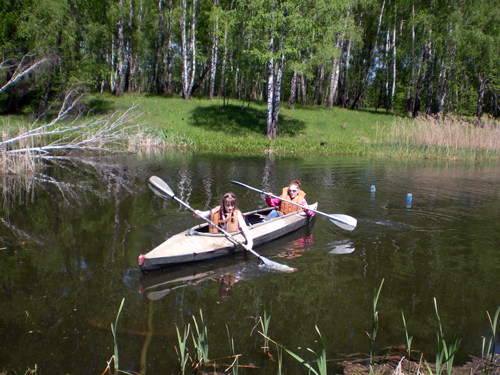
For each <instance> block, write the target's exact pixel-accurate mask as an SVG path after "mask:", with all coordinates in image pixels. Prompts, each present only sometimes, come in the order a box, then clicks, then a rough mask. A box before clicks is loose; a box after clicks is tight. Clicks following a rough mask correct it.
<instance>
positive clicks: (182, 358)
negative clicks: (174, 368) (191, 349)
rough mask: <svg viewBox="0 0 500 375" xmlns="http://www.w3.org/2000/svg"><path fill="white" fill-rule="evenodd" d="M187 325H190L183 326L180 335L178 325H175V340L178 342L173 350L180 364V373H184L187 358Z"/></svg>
mask: <svg viewBox="0 0 500 375" xmlns="http://www.w3.org/2000/svg"><path fill="white" fill-rule="evenodd" d="M189 327H190V326H189V324H188V325H187V326H185V327H184V333H183V334H182V336H181V334H180V332H179V327H177V324H176V325H175V331H176V332H177V341H178V343H179V348H177V347H175V351H176V353H177V357H178V360H179V364H180V366H181V370H182V375H184V374H185V371H186V364H187V361H188V358H189V356H188V349H187V340H188V338H189Z"/></svg>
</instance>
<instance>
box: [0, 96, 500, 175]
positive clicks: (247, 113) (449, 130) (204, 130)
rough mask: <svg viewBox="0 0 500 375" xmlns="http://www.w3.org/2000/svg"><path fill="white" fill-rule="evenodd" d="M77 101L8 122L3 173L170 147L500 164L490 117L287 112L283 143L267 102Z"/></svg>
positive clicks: (498, 139) (499, 133) (495, 125)
mask: <svg viewBox="0 0 500 375" xmlns="http://www.w3.org/2000/svg"><path fill="white" fill-rule="evenodd" d="M66 100H67V98H66ZM76 104H77V101H76V100H75V101H74V102H73V101H72V102H71V104H68V103H66V101H63V102H62V104H61V107H60V108H62V109H59V110H53V112H50V111H49V112H48V113H47V116H45V117H44V118H43V119H35V120H32V121H33V122H32V123H30V122H29V119H30V118H31V117H30V116H3V117H1V118H0V119H1V121H2V125H3V126H2V128H3V132H2V139H1V141H0V147H2V148H3V152H2V163H1V170H2V174H8V175H20V174H22V173H25V172H29V173H34V172H35V170H36V169H37V166H38V165H40V162H41V161H42V160H45V159H53V158H54V156H55V155H58V157H59V159H60V160H62V159H63V158H62V156H65V155H67V153H68V152H73V153H74V152H76V151H86V152H94V153H102V152H106V153H109V152H118V151H131V152H137V151H138V150H144V149H158V150H161V149H165V148H181V149H204V150H207V149H208V150H229V151H244V152H256V153H264V154H272V153H316V154H322V155H329V156H331V155H350V156H363V157H384V158H405V159H432V160H454V161H466V162H471V161H472V162H477V161H498V160H500V130H499V129H500V127H499V125H500V122H499V121H498V120H495V119H494V118H491V117H488V116H485V117H484V118H483V119H482V120H481V126H477V120H476V119H474V118H470V117H469V118H467V117H451V116H445V117H443V118H438V119H436V118H434V117H432V116H429V117H423V116H420V117H419V118H417V119H412V118H408V117H406V116H401V115H399V116H398V115H395V114H391V113H386V112H385V111H383V112H380V111H375V110H369V109H358V110H347V109H345V108H332V109H325V108H322V107H319V106H316V107H310V106H302V105H295V106H283V107H282V108H281V110H280V123H281V124H282V125H281V127H280V132H279V136H278V137H277V138H276V139H268V138H266V137H265V129H266V123H265V121H266V120H265V113H266V106H265V103H263V102H242V101H239V100H220V99H215V100H213V101H210V100H206V99H205V100H203V99H192V100H190V101H186V100H183V99H182V98H179V97H172V98H161V97H154V96H153V97H148V96H145V95H128V94H126V95H124V96H123V97H121V98H116V97H114V96H112V95H110V94H98V95H88V96H87V97H86V98H85V100H82V103H81V104H80V105H78V106H77V105H76Z"/></svg>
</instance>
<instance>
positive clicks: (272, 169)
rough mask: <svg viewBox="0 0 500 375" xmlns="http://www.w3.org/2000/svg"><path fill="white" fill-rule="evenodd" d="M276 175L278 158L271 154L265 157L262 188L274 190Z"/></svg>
mask: <svg viewBox="0 0 500 375" xmlns="http://www.w3.org/2000/svg"><path fill="white" fill-rule="evenodd" d="M275 175H276V158H274V157H273V156H272V155H269V156H268V157H266V159H265V164H264V170H263V175H262V189H263V190H264V191H272V189H273V186H274V184H275V181H274V180H275V178H274V177H275Z"/></svg>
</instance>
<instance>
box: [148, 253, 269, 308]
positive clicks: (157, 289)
mask: <svg viewBox="0 0 500 375" xmlns="http://www.w3.org/2000/svg"><path fill="white" fill-rule="evenodd" d="M268 274H269V270H266V269H265V268H262V267H259V265H258V264H257V263H255V262H251V263H249V262H246V261H245V259H243V258H242V257H238V258H235V257H229V258H221V259H216V260H213V261H212V262H198V263H190V264H185V265H182V266H172V267H169V268H166V269H164V270H159V271H154V272H148V273H145V274H143V276H142V278H141V281H140V286H139V292H140V293H142V294H144V295H145V296H146V297H147V298H149V299H151V300H158V299H160V298H163V297H165V296H166V295H167V294H169V293H170V292H172V291H173V290H175V289H178V288H184V287H188V286H194V285H198V284H199V283H201V282H204V281H210V280H212V281H217V282H218V284H219V296H220V297H221V299H227V298H226V297H227V296H228V295H229V297H230V289H231V288H232V287H233V286H234V284H235V283H236V282H238V281H240V280H243V279H245V280H248V279H251V278H253V277H258V276H263V275H268Z"/></svg>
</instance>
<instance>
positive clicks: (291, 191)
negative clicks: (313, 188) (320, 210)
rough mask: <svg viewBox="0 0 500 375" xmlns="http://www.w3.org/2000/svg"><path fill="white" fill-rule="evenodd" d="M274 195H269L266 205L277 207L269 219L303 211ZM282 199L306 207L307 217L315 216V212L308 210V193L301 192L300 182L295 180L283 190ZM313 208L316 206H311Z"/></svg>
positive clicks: (269, 215)
mask: <svg viewBox="0 0 500 375" xmlns="http://www.w3.org/2000/svg"><path fill="white" fill-rule="evenodd" d="M272 195H273V193H267V197H266V203H267V205H268V206H269V207H277V208H276V209H275V210H272V211H271V212H270V213H269V214H268V215H267V216H268V217H280V216H283V215H287V214H289V213H292V212H295V211H299V210H301V208H300V207H298V206H296V205H294V204H290V203H288V202H285V201H282V200H281V199H279V198H273V197H272ZM280 198H283V199H286V200H288V201H291V202H293V203H297V204H300V205H302V206H304V211H305V212H306V215H307V216H314V215H315V214H314V212H313V211H309V210H307V208H309V205H308V204H307V202H306V193H305V192H304V191H302V190H300V181H299V180H293V181H291V182H290V184H289V185H288V186H286V187H284V188H283V191H282V194H281V195H280ZM311 208H314V205H311Z"/></svg>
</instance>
